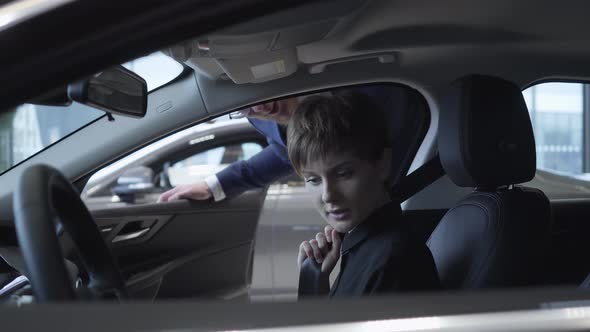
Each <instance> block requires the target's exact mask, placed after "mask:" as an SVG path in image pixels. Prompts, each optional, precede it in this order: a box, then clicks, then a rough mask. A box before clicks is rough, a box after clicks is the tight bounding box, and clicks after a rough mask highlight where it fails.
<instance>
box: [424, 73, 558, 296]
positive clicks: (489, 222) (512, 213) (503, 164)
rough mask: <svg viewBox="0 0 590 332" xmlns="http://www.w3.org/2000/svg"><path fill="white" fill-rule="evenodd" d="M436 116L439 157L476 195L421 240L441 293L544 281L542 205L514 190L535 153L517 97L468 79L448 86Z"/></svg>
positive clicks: (526, 191)
mask: <svg viewBox="0 0 590 332" xmlns="http://www.w3.org/2000/svg"><path fill="white" fill-rule="evenodd" d="M448 97H449V98H448V100H449V103H448V104H446V105H444V106H445V107H444V108H443V109H442V110H441V122H440V125H441V127H440V130H439V133H440V135H441V137H440V138H439V154H440V159H441V163H442V165H443V168H444V169H445V171H446V172H447V173H448V174H449V176H450V177H451V179H452V180H453V182H455V183H456V184H457V185H460V186H473V187H478V188H476V189H475V191H474V192H473V193H472V194H470V195H468V196H467V197H465V198H464V199H463V200H461V201H460V202H459V203H458V204H457V205H456V206H455V207H453V208H451V209H450V210H449V211H448V212H447V213H446V214H445V216H444V217H443V218H442V219H441V221H440V223H439V224H438V226H437V227H436V229H435V230H434V231H433V233H432V235H431V236H430V239H429V240H428V247H429V248H430V250H431V252H432V255H433V257H434V261H435V263H436V267H437V270H438V273H439V278H440V280H441V284H442V285H443V287H445V288H449V289H454V288H486V287H510V286H523V285H535V284H539V283H542V282H543V281H544V280H545V273H544V272H543V271H544V264H543V260H544V259H545V258H546V253H547V249H548V245H549V241H550V239H551V237H550V234H551V229H550V228H551V227H550V225H551V218H550V206H549V200H548V199H547V197H546V196H545V194H543V192H541V191H540V190H537V189H532V188H525V187H517V186H515V187H513V186H509V185H512V184H516V183H520V182H524V181H528V180H530V179H531V178H532V177H533V176H534V173H535V168H536V165H535V145H534V139H533V133H532V129H531V123H530V119H529V115H528V111H527V108H526V105H525V104H524V100H523V98H522V94H521V92H520V89H519V88H518V87H517V86H516V85H514V84H512V83H510V82H507V81H505V80H502V79H497V78H493V77H485V76H480V75H473V76H468V77H464V78H462V79H460V80H458V81H456V82H455V83H454V84H453V87H452V89H451V92H450V96H448Z"/></svg>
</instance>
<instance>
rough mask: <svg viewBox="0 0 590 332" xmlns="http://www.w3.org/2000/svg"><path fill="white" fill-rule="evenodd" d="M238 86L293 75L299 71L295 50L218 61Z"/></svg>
mask: <svg viewBox="0 0 590 332" xmlns="http://www.w3.org/2000/svg"><path fill="white" fill-rule="evenodd" d="M217 62H218V63H219V66H220V67H221V68H222V69H223V71H224V72H225V73H226V74H227V76H228V77H229V78H231V80H232V81H234V83H236V84H242V83H259V82H265V81H270V80H274V79H277V78H281V77H285V76H288V75H291V74H293V73H294V72H295V71H296V70H297V55H296V52H295V49H289V50H280V51H274V52H264V53H259V54H256V55H254V56H250V57H239V58H227V59H217Z"/></svg>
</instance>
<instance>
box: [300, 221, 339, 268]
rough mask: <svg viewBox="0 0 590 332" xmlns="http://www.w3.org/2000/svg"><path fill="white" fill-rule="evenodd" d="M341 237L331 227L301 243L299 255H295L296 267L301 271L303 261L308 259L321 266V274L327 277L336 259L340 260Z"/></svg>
mask: <svg viewBox="0 0 590 332" xmlns="http://www.w3.org/2000/svg"><path fill="white" fill-rule="evenodd" d="M341 245H342V237H341V235H340V233H338V232H337V231H336V230H335V229H333V228H332V227H331V226H326V227H325V229H324V233H317V234H316V237H315V239H312V240H309V241H303V242H302V243H301V245H299V255H297V267H298V268H299V269H301V264H303V261H304V260H305V259H306V258H307V257H309V258H310V259H315V261H316V262H318V263H321V264H322V270H321V272H322V274H323V275H325V276H329V275H330V273H331V272H332V270H334V267H335V266H336V263H337V262H338V259H339V258H340V247H341Z"/></svg>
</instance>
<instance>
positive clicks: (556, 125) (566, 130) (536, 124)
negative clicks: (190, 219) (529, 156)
mask: <svg viewBox="0 0 590 332" xmlns="http://www.w3.org/2000/svg"><path fill="white" fill-rule="evenodd" d="M585 88H586V86H585V84H579V83H543V84H539V85H536V86H533V87H530V88H528V89H526V90H525V91H523V95H524V97H525V101H526V103H527V106H528V109H529V113H530V116H531V123H532V124H533V130H534V132H535V142H536V150H537V168H539V169H542V170H548V171H555V172H559V173H564V174H572V175H574V174H582V173H586V172H588V169H587V168H588V166H590V165H584V162H583V160H584V151H583V148H582V145H583V144H582V142H583V136H584V113H585V112H587V110H585V109H584V99H585V96H584V89H585ZM588 129H590V128H588ZM584 166H586V167H584Z"/></svg>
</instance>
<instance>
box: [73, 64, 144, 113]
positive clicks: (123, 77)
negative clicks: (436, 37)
mask: <svg viewBox="0 0 590 332" xmlns="http://www.w3.org/2000/svg"><path fill="white" fill-rule="evenodd" d="M68 96H69V97H70V98H71V100H74V101H77V102H79V103H81V104H84V105H88V106H91V107H95V108H98V109H100V110H103V111H105V112H109V113H114V114H120V115H125V116H131V117H136V118H142V117H144V116H145V113H146V111H147V83H146V82H145V80H144V79H143V78H141V77H140V76H139V75H137V74H135V73H134V72H132V71H130V70H128V69H126V68H125V67H123V66H120V65H119V66H115V67H112V68H109V69H106V70H104V71H102V72H100V73H98V74H95V75H93V76H92V77H90V78H88V79H85V80H83V81H80V82H76V83H73V84H70V85H69V86H68Z"/></svg>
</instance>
